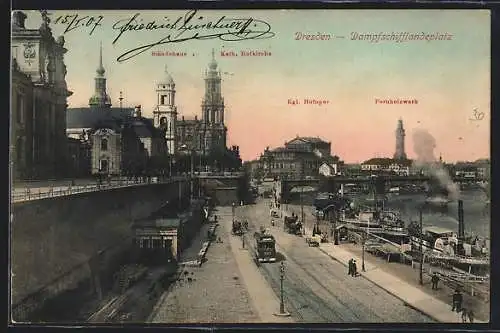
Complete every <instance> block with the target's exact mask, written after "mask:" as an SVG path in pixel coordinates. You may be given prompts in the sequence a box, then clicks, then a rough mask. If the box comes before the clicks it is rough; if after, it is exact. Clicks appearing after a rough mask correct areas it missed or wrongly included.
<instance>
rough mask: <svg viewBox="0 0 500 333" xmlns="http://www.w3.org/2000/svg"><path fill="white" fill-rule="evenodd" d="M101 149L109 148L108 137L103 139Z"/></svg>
mask: <svg viewBox="0 0 500 333" xmlns="http://www.w3.org/2000/svg"><path fill="white" fill-rule="evenodd" d="M101 150H108V139H102V140H101Z"/></svg>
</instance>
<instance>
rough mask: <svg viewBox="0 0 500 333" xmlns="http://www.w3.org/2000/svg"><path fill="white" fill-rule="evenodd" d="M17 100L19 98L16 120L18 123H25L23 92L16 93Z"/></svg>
mask: <svg viewBox="0 0 500 333" xmlns="http://www.w3.org/2000/svg"><path fill="white" fill-rule="evenodd" d="M16 100H17V114H16V118H17V119H16V120H17V123H18V124H23V123H24V100H23V96H22V95H21V94H17V95H16Z"/></svg>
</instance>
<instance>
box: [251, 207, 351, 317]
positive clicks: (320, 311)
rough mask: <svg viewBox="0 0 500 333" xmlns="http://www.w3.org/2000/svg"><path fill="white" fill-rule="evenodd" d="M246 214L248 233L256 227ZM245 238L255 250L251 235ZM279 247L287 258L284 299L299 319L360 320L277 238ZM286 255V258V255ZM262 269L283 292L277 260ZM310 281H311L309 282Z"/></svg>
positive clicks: (276, 291) (291, 311)
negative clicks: (248, 222) (285, 248)
mask: <svg viewBox="0 0 500 333" xmlns="http://www.w3.org/2000/svg"><path fill="white" fill-rule="evenodd" d="M245 213H246V214H244V215H245V216H244V218H247V219H249V220H250V224H249V233H250V234H251V233H252V232H253V231H255V230H256V229H257V226H256V225H255V221H253V220H252V219H250V218H249V214H248V212H245ZM255 218H257V220H259V221H262V219H263V218H266V217H264V216H255V215H254V216H253V219H255ZM244 237H245V238H246V243H249V247H250V248H251V251H252V252H254V251H255V246H254V245H253V242H251V241H250V242H249V241H248V236H247V235H246V236H244ZM276 245H277V246H276V247H277V250H278V253H280V254H281V256H283V257H284V258H282V259H283V260H286V262H287V263H288V264H287V266H288V267H287V273H286V279H285V281H284V284H285V290H286V291H285V297H284V298H285V299H286V305H287V308H288V310H289V312H290V313H291V314H292V315H293V316H294V317H296V318H297V319H298V320H299V321H303V322H344V321H346V322H348V321H351V322H352V321H356V320H358V321H359V318H358V317H357V316H356V314H355V313H354V312H353V311H352V310H349V311H347V313H346V312H345V311H339V306H335V305H334V304H338V305H340V308H342V309H349V307H348V306H347V305H346V304H345V303H343V302H342V301H341V300H339V299H338V297H336V295H335V294H333V293H332V292H331V291H330V290H329V289H328V287H327V286H326V285H325V284H323V283H322V282H321V281H320V280H319V279H318V278H317V277H315V276H314V274H312V273H311V272H310V271H309V270H308V268H307V267H305V266H304V265H302V264H300V263H299V262H297V261H296V260H294V259H293V258H292V257H291V256H290V255H289V254H287V253H286V252H285V251H284V249H283V247H281V246H280V244H279V243H278V241H277V244H276ZM285 258H286V259H285ZM258 266H259V269H260V270H261V271H262V272H263V275H264V277H265V278H266V280H267V281H268V282H269V283H270V285H271V287H272V289H273V290H274V291H275V293H276V294H277V295H278V297H279V295H280V278H279V265H276V264H260V265H258ZM306 281H310V282H312V283H307V282H306Z"/></svg>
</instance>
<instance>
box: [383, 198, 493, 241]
mask: <svg viewBox="0 0 500 333" xmlns="http://www.w3.org/2000/svg"><path fill="white" fill-rule="evenodd" d="M425 199H426V196H425V194H413V195H390V196H389V198H388V201H387V203H386V207H387V208H390V209H396V210H398V211H400V213H401V216H402V218H403V220H404V221H405V222H406V223H409V222H410V221H418V218H419V208H418V207H419V206H420V205H422V204H423V203H424V201H425ZM460 199H462V200H463V208H464V225H465V233H466V234H474V235H479V236H482V237H486V238H490V223H491V218H490V217H491V216H490V209H489V207H487V206H486V201H487V200H488V198H487V196H486V194H485V193H484V192H483V191H481V190H471V191H463V192H462V193H461V195H460ZM422 223H423V224H424V226H425V225H434V226H437V227H442V228H447V229H452V230H455V231H457V232H458V202H457V201H453V202H450V203H449V204H448V207H447V208H445V209H442V208H438V207H436V208H426V209H424V210H423V212H422Z"/></svg>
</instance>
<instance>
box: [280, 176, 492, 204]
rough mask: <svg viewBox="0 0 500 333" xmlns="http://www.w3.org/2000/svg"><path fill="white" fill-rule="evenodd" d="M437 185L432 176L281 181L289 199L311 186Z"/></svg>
mask: <svg viewBox="0 0 500 333" xmlns="http://www.w3.org/2000/svg"><path fill="white" fill-rule="evenodd" d="M452 180H453V182H455V183H458V184H462V183H472V182H479V181H489V179H487V178H484V177H475V178H466V177H453V178H452ZM429 182H432V183H437V182H438V180H437V179H436V177H432V176H419V175H416V176H398V175H380V176H375V177H372V176H363V177H350V176H334V177H328V178H323V179H319V178H314V179H283V180H281V197H282V198H284V199H288V198H289V196H290V192H291V190H292V189H293V188H295V187H305V186H311V187H315V188H320V187H323V188H324V191H325V192H336V191H337V190H338V187H339V185H342V184H370V186H374V187H375V188H376V189H377V192H379V193H380V192H385V188H386V186H387V185H388V184H390V185H397V184H408V183H412V184H419V183H420V184H424V183H429Z"/></svg>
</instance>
